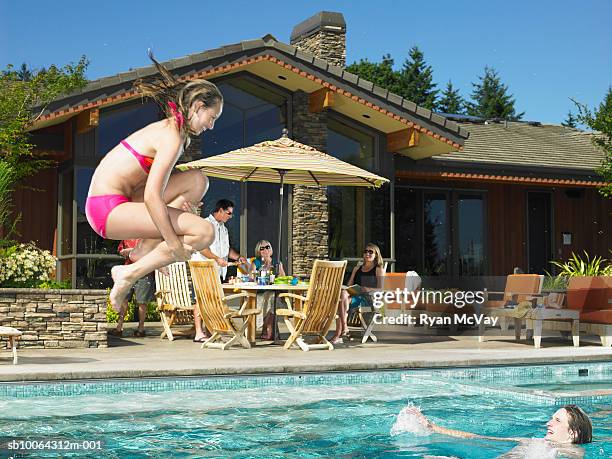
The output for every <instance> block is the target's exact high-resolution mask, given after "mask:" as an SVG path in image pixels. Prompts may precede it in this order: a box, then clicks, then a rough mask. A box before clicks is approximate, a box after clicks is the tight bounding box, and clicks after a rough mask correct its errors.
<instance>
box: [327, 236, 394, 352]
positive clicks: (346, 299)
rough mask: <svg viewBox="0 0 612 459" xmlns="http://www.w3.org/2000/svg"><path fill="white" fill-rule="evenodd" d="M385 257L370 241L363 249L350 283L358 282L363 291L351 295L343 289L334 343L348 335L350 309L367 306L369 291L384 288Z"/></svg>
mask: <svg viewBox="0 0 612 459" xmlns="http://www.w3.org/2000/svg"><path fill="white" fill-rule="evenodd" d="M383 263H384V262H383V257H382V255H381V253H380V249H379V248H378V246H377V245H376V244H372V243H369V244H368V245H366V246H365V249H364V251H363V262H362V263H359V264H358V265H357V266H355V268H354V269H353V272H352V273H351V277H350V279H349V282H348V285H353V284H357V285H359V286H360V288H359V290H360V292H361V293H359V294H357V295H351V294H350V293H349V292H348V291H347V290H344V289H343V290H342V293H341V296H340V303H339V304H338V319H336V334H335V335H334V337H333V338H332V340H331V343H332V344H341V343H342V342H343V341H342V337H343V336H348V325H347V320H348V311H349V309H353V308H358V307H359V306H365V305H366V304H368V301H369V292H371V291H373V290H377V289H382V282H383V276H384V274H385V271H384V269H383Z"/></svg>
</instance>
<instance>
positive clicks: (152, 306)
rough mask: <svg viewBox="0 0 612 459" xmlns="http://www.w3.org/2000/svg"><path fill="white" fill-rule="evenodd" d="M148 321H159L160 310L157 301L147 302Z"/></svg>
mask: <svg viewBox="0 0 612 459" xmlns="http://www.w3.org/2000/svg"><path fill="white" fill-rule="evenodd" d="M145 320H146V321H147V322H158V321H159V320H160V318H159V311H158V310H157V301H151V302H150V303H149V304H147V317H146V319H145Z"/></svg>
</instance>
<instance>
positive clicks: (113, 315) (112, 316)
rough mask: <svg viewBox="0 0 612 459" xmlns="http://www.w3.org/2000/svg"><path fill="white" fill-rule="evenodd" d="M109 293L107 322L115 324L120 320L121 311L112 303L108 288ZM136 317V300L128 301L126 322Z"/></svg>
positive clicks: (107, 298)
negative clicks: (114, 307) (115, 308)
mask: <svg viewBox="0 0 612 459" xmlns="http://www.w3.org/2000/svg"><path fill="white" fill-rule="evenodd" d="M107 291H108V293H109V295H106V322H107V323H109V324H114V323H117V322H118V321H119V313H118V312H117V311H115V310H114V309H113V307H112V306H111V303H110V289H108V290H107ZM133 319H134V302H133V301H132V300H129V301H128V307H127V312H126V313H125V317H124V319H123V321H124V322H131V321H132V320H133Z"/></svg>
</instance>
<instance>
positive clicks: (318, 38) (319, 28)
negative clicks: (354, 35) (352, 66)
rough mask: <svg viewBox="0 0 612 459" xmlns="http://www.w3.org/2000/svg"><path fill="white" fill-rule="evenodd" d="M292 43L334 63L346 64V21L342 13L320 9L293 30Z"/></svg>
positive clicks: (338, 64) (340, 65)
mask: <svg viewBox="0 0 612 459" xmlns="http://www.w3.org/2000/svg"><path fill="white" fill-rule="evenodd" d="M291 44H292V45H293V46H295V47H297V48H299V49H301V50H302V51H305V52H307V53H310V54H313V55H315V56H316V57H318V58H320V59H323V60H326V61H327V62H329V63H330V64H332V65H335V66H338V67H344V66H345V65H346V22H344V16H342V13H332V12H329V11H320V12H318V13H317V14H315V15H314V16H312V17H310V18H308V19H306V20H305V21H303V22H300V23H299V24H298V25H296V26H295V27H294V28H293V32H291Z"/></svg>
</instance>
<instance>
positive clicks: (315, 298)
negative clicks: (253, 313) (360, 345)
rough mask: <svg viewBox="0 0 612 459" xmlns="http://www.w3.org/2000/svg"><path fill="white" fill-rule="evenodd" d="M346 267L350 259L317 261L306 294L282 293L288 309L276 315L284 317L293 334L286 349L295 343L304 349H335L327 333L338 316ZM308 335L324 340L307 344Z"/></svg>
mask: <svg viewBox="0 0 612 459" xmlns="http://www.w3.org/2000/svg"><path fill="white" fill-rule="evenodd" d="M345 270H346V261H322V260H315V262H314V266H313V268H312V274H311V276H310V285H309V287H308V291H307V292H306V296H301V295H296V294H294V293H281V294H280V295H279V298H284V299H285V302H286V303H287V309H277V310H276V314H278V315H279V316H283V317H284V319H285V324H286V325H287V328H288V329H289V332H290V333H291V335H290V336H289V338H288V339H287V342H286V343H285V349H289V348H290V347H291V346H292V345H293V344H294V343H296V344H297V345H298V346H299V347H300V348H301V349H302V350H303V351H309V350H310V349H329V350H330V351H331V350H333V349H334V346H333V345H332V343H330V342H329V341H327V339H326V338H325V335H326V334H327V332H328V331H329V327H330V326H331V324H332V322H333V321H334V320H335V318H336V312H337V310H338V301H339V300H340V292H341V290H342V278H343V277H344V271H345ZM291 300H297V301H298V304H300V305H301V308H300V309H301V310H296V309H294V308H293V307H292V305H291ZM307 335H310V336H315V337H317V338H318V340H319V341H320V342H319V343H315V344H308V343H306V342H305V341H304V337H305V336H307Z"/></svg>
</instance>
